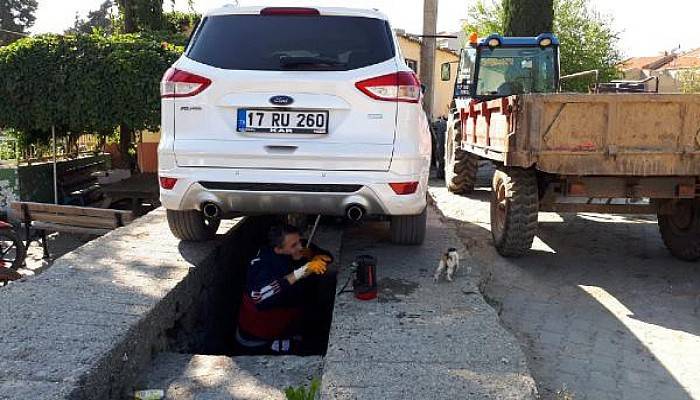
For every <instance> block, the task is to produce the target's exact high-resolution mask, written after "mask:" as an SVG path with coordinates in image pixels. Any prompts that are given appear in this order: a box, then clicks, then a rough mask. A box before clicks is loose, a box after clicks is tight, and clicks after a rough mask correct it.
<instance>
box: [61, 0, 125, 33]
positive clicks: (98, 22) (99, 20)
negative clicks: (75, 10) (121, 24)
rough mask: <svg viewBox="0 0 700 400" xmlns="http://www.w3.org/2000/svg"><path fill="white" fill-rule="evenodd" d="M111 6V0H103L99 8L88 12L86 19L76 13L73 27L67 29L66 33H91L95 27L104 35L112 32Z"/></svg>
mask: <svg viewBox="0 0 700 400" xmlns="http://www.w3.org/2000/svg"><path fill="white" fill-rule="evenodd" d="M113 6H114V3H113V2H112V0H105V1H104V2H103V3H102V4H101V5H100V8H99V9H97V10H94V11H90V12H89V13H88V15H87V19H82V18H80V17H78V15H77V14H76V16H75V23H74V24H73V27H72V28H70V29H68V30H67V31H66V33H92V31H93V30H95V29H96V30H98V31H100V32H102V33H104V34H106V35H111V34H112V33H113V32H114V26H113V21H112V18H113V17H112V7H113Z"/></svg>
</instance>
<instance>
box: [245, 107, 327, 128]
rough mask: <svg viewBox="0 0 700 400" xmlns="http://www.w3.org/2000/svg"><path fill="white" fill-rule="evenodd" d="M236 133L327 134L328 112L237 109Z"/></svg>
mask: <svg viewBox="0 0 700 400" xmlns="http://www.w3.org/2000/svg"><path fill="white" fill-rule="evenodd" d="M236 129H237V131H238V132H260V133H309V134H327V133H328V111H294V110H288V111H280V110H264V109H250V108H239V109H238V122H237V124H236Z"/></svg>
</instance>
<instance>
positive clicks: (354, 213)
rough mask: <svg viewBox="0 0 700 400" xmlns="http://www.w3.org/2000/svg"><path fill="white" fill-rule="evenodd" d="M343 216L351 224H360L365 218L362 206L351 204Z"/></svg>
mask: <svg viewBox="0 0 700 400" xmlns="http://www.w3.org/2000/svg"><path fill="white" fill-rule="evenodd" d="M345 216H346V217H347V218H348V219H349V220H350V221H352V222H360V221H362V218H364V216H365V209H364V208H362V206H358V205H357V204H353V205H351V206H350V207H348V209H347V211H346V212H345Z"/></svg>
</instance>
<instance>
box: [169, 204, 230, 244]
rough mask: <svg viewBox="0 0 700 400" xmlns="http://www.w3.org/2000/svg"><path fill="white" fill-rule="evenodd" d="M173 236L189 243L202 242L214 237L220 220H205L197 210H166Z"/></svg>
mask: <svg viewBox="0 0 700 400" xmlns="http://www.w3.org/2000/svg"><path fill="white" fill-rule="evenodd" d="M166 216H167V218H168V226H169V227H170V232H172V234H173V236H175V237H176V238H178V239H180V240H185V241H190V242H203V241H206V240H211V239H213V238H214V236H216V230H217V229H219V224H220V223H221V220H218V219H216V220H213V219H209V218H205V217H204V214H202V212H201V211H199V210H183V211H176V210H166Z"/></svg>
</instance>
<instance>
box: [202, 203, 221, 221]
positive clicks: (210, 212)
mask: <svg viewBox="0 0 700 400" xmlns="http://www.w3.org/2000/svg"><path fill="white" fill-rule="evenodd" d="M202 213H203V214H204V216H205V217H207V218H209V219H218V218H219V217H221V209H220V208H219V206H217V205H216V204H214V203H204V205H203V206H202Z"/></svg>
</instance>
